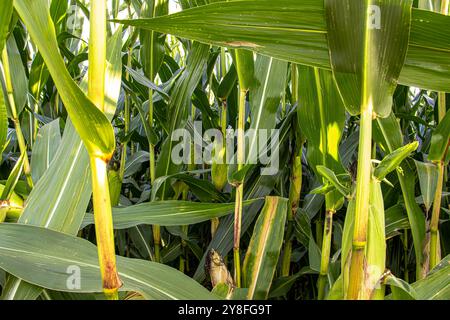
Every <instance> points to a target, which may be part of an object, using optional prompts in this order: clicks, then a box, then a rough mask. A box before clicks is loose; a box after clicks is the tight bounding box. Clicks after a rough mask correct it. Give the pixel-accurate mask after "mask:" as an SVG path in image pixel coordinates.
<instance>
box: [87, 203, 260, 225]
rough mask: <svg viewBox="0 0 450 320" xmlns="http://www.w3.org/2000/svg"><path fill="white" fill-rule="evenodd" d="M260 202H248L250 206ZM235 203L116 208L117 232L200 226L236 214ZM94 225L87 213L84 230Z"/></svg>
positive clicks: (165, 204) (163, 204) (114, 211)
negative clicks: (141, 227) (144, 227)
mask: <svg viewBox="0 0 450 320" xmlns="http://www.w3.org/2000/svg"><path fill="white" fill-rule="evenodd" d="M256 201H258V199H255V200H247V201H244V203H243V206H244V207H246V206H249V205H251V204H253V203H255V202H256ZM233 210H234V203H204V202H190V201H172V200H170V201H153V202H146V203H141V204H137V205H134V206H129V207H124V208H120V207H117V208H113V222H114V228H115V229H125V228H130V227H134V226H137V225H140V224H149V225H152V224H156V225H160V226H181V225H189V224H196V223H200V222H204V221H208V220H210V219H213V218H219V217H222V216H225V215H227V214H230V213H232V212H233ZM93 223H94V217H93V215H92V214H87V215H86V217H85V218H84V221H83V225H82V226H83V227H84V226H86V225H89V224H93Z"/></svg>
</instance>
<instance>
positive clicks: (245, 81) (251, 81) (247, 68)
mask: <svg viewBox="0 0 450 320" xmlns="http://www.w3.org/2000/svg"><path fill="white" fill-rule="evenodd" d="M233 59H234V64H235V66H236V72H237V76H238V79H239V86H240V89H241V90H243V91H248V90H249V89H250V88H251V87H252V86H254V85H255V62H254V59H253V52H251V51H248V50H235V52H234V55H233Z"/></svg>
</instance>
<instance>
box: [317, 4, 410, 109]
mask: <svg viewBox="0 0 450 320" xmlns="http://www.w3.org/2000/svg"><path fill="white" fill-rule="evenodd" d="M411 6H412V0H400V1H398V0H387V1H379V0H356V1H355V0H343V1H341V0H325V11H326V19H327V25H328V36H327V38H328V43H329V47H330V57H331V67H332V69H333V73H334V77H335V79H336V83H337V86H338V87H339V92H340V93H341V95H342V98H343V100H344V103H345V106H346V108H347V110H348V111H349V112H350V113H351V114H354V115H356V114H359V113H360V111H361V105H362V104H366V103H367V102H368V101H370V102H369V103H372V107H373V111H374V112H375V113H376V114H377V116H379V117H382V118H385V117H387V116H388V115H389V114H390V112H391V109H392V96H393V94H394V90H395V88H396V86H397V81H398V78H399V76H400V72H401V70H402V67H403V64H404V62H405V58H406V52H407V49H408V42H409V34H410V32H409V31H410V24H411Z"/></svg>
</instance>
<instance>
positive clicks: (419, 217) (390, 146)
mask: <svg viewBox="0 0 450 320" xmlns="http://www.w3.org/2000/svg"><path fill="white" fill-rule="evenodd" d="M373 137H374V140H375V141H377V143H379V144H380V146H381V147H382V148H383V149H384V151H385V152H393V151H394V150H396V149H398V148H401V147H402V145H403V136H402V131H401V128H400V125H399V123H398V121H397V119H396V118H395V116H394V114H393V113H392V114H391V115H390V116H389V117H387V118H384V119H381V118H377V120H376V122H375V123H374V135H373ZM401 166H402V173H401V174H400V173H399V172H397V177H398V180H399V182H400V186H401V189H402V195H403V200H404V202H405V208H406V212H407V213H408V219H409V223H410V225H411V233H412V236H413V242H414V251H415V254H416V276H417V278H418V279H420V278H422V277H423V276H424V274H423V267H424V263H425V262H424V257H423V248H424V245H425V230H426V229H425V217H424V215H423V211H422V209H421V208H420V207H419V206H418V204H417V202H416V196H415V185H416V175H415V173H414V165H411V163H410V162H409V161H404V162H403V163H402V164H401Z"/></svg>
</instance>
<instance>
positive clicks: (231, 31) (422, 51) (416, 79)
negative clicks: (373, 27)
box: [120, 0, 450, 91]
mask: <svg viewBox="0 0 450 320" xmlns="http://www.w3.org/2000/svg"><path fill="white" fill-rule="evenodd" d="M343 7H344V6H343ZM353 20H354V19H353V17H350V18H349V20H347V21H349V22H350V23H351V22H352V21H353ZM120 22H121V23H124V24H127V25H133V26H137V27H140V28H144V29H147V30H154V31H157V32H161V33H169V34H172V35H175V36H179V37H182V38H188V39H192V40H197V41H200V42H203V43H208V44H213V45H217V46H222V47H233V48H245V49H248V50H252V51H255V52H258V53H261V54H265V55H268V56H271V57H274V58H277V59H280V60H285V61H291V62H294V63H297V64H302V65H307V66H312V67H319V68H324V69H328V70H330V69H331V63H330V57H329V48H328V43H327V26H326V22H325V12H324V3H323V2H322V1H317V0H303V1H297V0H278V1H277V7H274V3H273V1H272V0H252V1H228V2H218V3H213V4H210V5H206V6H201V7H198V8H192V9H188V10H183V11H181V12H179V13H176V14H172V15H167V16H163V17H158V18H154V19H134V20H121V21H120ZM351 25H352V26H353V24H351ZM449 27H450V17H446V16H443V15H439V14H437V13H433V12H428V11H423V10H417V9H413V10H412V19H411V36H410V41H409V46H408V55H407V57H406V63H405V65H404V67H403V69H402V73H401V75H400V79H399V82H400V83H401V84H405V85H414V86H417V87H421V88H427V89H433V90H439V91H448V89H449V88H450V80H449V79H450V67H449V65H450V57H449V55H448V50H449V49H450V40H449V39H448V37H447V36H446V33H445V30H448V28H449ZM389 43H390V42H389Z"/></svg>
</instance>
